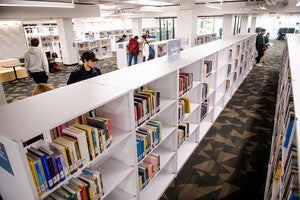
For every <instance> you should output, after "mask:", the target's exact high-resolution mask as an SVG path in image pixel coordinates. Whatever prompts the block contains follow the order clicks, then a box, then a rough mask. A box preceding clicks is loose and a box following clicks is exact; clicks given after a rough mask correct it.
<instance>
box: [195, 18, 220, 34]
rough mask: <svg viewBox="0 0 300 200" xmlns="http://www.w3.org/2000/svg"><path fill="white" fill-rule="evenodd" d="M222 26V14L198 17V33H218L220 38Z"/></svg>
mask: <svg viewBox="0 0 300 200" xmlns="http://www.w3.org/2000/svg"><path fill="white" fill-rule="evenodd" d="M222 26H223V17H222V16H209V17H198V19H197V35H201V34H208V33H217V37H218V38H220V36H221V33H222Z"/></svg>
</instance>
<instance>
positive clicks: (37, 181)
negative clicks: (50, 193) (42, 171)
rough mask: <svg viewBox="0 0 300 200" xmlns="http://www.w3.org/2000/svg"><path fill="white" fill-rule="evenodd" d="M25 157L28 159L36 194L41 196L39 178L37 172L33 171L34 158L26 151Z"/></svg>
mask: <svg viewBox="0 0 300 200" xmlns="http://www.w3.org/2000/svg"><path fill="white" fill-rule="evenodd" d="M26 157H27V160H28V164H29V167H30V171H31V174H32V177H33V180H34V184H35V187H36V189H37V191H38V194H39V196H42V194H43V193H42V190H41V187H40V183H39V180H38V177H37V172H36V171H35V167H34V165H35V164H34V163H35V161H34V159H33V158H32V157H31V156H30V155H29V153H26Z"/></svg>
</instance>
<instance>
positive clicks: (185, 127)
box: [178, 121, 190, 147]
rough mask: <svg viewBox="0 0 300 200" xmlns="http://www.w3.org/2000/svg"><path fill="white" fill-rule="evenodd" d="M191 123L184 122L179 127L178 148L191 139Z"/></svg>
mask: <svg viewBox="0 0 300 200" xmlns="http://www.w3.org/2000/svg"><path fill="white" fill-rule="evenodd" d="M189 132H190V123H189V122H186V121H183V122H181V123H180V124H179V125H178V147H180V146H181V144H182V143H183V142H184V141H185V140H186V139H187V138H188V137H189V134H190V133H189Z"/></svg>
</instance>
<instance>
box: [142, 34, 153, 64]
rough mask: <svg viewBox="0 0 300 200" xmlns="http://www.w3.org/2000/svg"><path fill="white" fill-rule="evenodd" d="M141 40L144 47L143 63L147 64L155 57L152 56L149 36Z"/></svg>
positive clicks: (143, 36)
mask: <svg viewBox="0 0 300 200" xmlns="http://www.w3.org/2000/svg"><path fill="white" fill-rule="evenodd" d="M141 39H142V42H143V46H142V55H143V62H145V61H147V60H151V59H153V56H152V55H151V54H150V45H149V43H148V41H147V36H146V35H142V37H141Z"/></svg>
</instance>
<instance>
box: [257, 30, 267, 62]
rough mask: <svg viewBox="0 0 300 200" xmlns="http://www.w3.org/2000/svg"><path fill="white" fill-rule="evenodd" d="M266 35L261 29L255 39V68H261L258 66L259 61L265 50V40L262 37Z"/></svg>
mask: <svg viewBox="0 0 300 200" xmlns="http://www.w3.org/2000/svg"><path fill="white" fill-rule="evenodd" d="M265 33H266V29H261V31H260V33H259V34H258V35H257V37H256V44H255V46H256V50H257V57H256V58H255V60H256V66H259V67H261V66H262V64H260V63H259V62H260V59H261V57H263V55H264V50H265V39H264V35H265Z"/></svg>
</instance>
